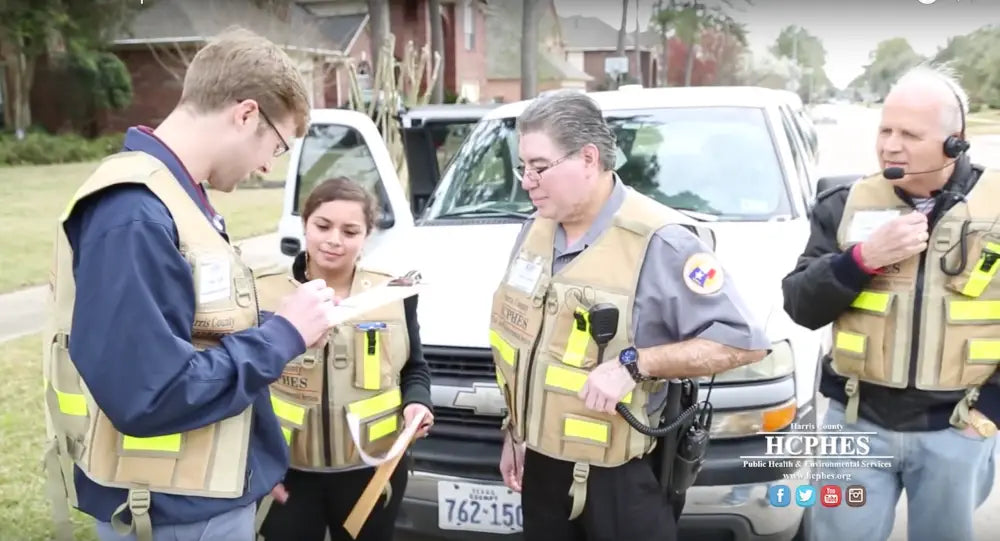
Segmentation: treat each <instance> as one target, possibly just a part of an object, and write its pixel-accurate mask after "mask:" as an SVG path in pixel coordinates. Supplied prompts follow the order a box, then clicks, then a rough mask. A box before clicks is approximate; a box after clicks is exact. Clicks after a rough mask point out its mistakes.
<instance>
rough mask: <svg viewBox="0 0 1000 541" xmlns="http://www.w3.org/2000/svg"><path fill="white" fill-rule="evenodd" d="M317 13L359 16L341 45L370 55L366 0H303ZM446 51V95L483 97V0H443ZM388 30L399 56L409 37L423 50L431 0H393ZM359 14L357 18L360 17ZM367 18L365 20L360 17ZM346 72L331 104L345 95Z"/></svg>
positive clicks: (331, 92)
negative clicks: (353, 28)
mask: <svg viewBox="0 0 1000 541" xmlns="http://www.w3.org/2000/svg"><path fill="white" fill-rule="evenodd" d="M299 3H301V4H303V5H305V6H306V7H307V8H308V9H309V10H310V11H312V12H313V13H315V14H317V15H323V16H336V17H339V18H341V19H344V18H348V17H354V18H355V20H358V21H360V24H359V25H357V26H356V27H355V29H356V31H357V34H356V36H355V37H354V38H352V40H350V41H349V45H348V46H346V47H345V48H344V49H343V52H344V54H345V55H347V56H350V57H351V58H353V59H355V60H356V61H359V62H360V61H362V59H365V58H371V56H372V54H371V32H370V28H369V26H368V18H367V15H368V7H367V2H365V1H364V0H300V2H299ZM440 4H441V20H442V21H441V25H442V30H443V32H442V34H443V37H444V44H443V45H444V54H443V57H444V58H442V66H441V73H440V74H439V77H441V78H442V79H443V83H444V92H445V96H446V101H448V100H447V97H448V96H449V95H450V96H452V97H453V98H461V99H463V100H465V101H469V102H473V103H475V102H479V101H480V95H481V93H482V89H483V87H484V86H485V85H486V67H485V66H486V31H485V29H486V15H485V13H486V5H487V2H486V1H485V0H440ZM389 11H390V14H389V30H390V32H392V34H393V35H394V36H395V38H396V43H395V55H396V58H397V59H402V58H403V57H404V55H405V54H406V46H407V43H408V42H411V41H412V42H413V47H414V48H415V49H416V50H417V51H418V52H419V51H420V50H421V49H422V48H423V47H424V45H427V44H429V43H430V41H431V27H430V9H429V3H428V2H427V0H390V1H389ZM359 17H360V18H361V19H358V18H359ZM362 19H363V20H362ZM346 79H347V77H346V74H344V73H341V72H338V73H337V74H336V75H335V76H334V80H333V81H332V86H330V87H329V88H328V93H327V98H328V100H327V102H328V103H343V102H344V101H345V100H346V98H347V80H346Z"/></svg>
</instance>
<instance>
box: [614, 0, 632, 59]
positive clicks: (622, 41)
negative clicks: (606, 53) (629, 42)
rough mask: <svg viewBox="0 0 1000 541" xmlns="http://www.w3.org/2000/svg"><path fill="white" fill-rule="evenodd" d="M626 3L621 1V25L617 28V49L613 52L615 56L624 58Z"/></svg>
mask: <svg viewBox="0 0 1000 541" xmlns="http://www.w3.org/2000/svg"><path fill="white" fill-rule="evenodd" d="M628 2H629V0H622V24H621V26H619V27H618V48H617V49H616V50H615V54H616V55H617V56H625V35H626V34H627V33H628V29H627V28H626V27H627V26H628Z"/></svg>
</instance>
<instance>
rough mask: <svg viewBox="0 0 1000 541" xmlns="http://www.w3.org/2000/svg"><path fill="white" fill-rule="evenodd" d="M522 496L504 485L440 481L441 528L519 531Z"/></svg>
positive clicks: (496, 531)
mask: <svg viewBox="0 0 1000 541" xmlns="http://www.w3.org/2000/svg"><path fill="white" fill-rule="evenodd" d="M522 521H523V518H522V516H521V495H520V494H518V493H517V492H514V491H512V490H510V489H509V488H507V487H505V486H503V485H480V484H476V483H456V482H452V481H439V482H438V527H439V528H441V529H442V530H465V531H471V532H487V533H517V532H520V531H521V528H522V527H523V522H522Z"/></svg>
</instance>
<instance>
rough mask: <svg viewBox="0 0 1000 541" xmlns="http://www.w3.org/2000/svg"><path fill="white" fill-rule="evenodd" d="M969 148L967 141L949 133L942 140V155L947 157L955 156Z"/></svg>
mask: <svg viewBox="0 0 1000 541" xmlns="http://www.w3.org/2000/svg"><path fill="white" fill-rule="evenodd" d="M967 150H969V142H968V141H966V140H965V139H961V138H959V137H957V136H954V135H949V136H948V138H947V139H945V140H944V155H945V156H948V157H949V158H957V157H959V156H960V155H961V154H962V153H963V152H965V151H967Z"/></svg>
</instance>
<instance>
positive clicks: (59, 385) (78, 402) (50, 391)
mask: <svg viewBox="0 0 1000 541" xmlns="http://www.w3.org/2000/svg"><path fill="white" fill-rule="evenodd" d="M66 340H68V337H66V335H59V336H57V337H56V338H55V340H54V341H53V342H52V344H51V346H50V349H49V351H50V358H49V359H50V360H49V362H50V364H49V367H48V368H49V372H48V377H49V381H48V382H47V385H46V387H47V389H46V393H45V399H46V401H48V402H49V410H50V411H54V412H56V411H57V412H59V415H53V417H52V422H53V424H54V425H55V427H56V429H57V430H58V431H59V432H61V433H62V434H64V435H66V436H67V437H68V438H69V441H68V442H67V443H68V444H72V445H70V451H71V452H73V455H74V456H73V457H72V458H73V459H74V460H75V459H77V458H79V451H80V449H79V445H76V444H78V443H79V442H82V441H83V439H84V437H86V435H87V430H88V428H89V427H90V418H89V416H88V408H87V398H86V396H85V395H84V394H83V387H82V386H81V382H80V378H79V376H78V375H77V373H76V370H75V369H74V367H73V362H72V361H71V360H70V358H69V350H68V349H67V347H66V344H67V343H68V342H66Z"/></svg>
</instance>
